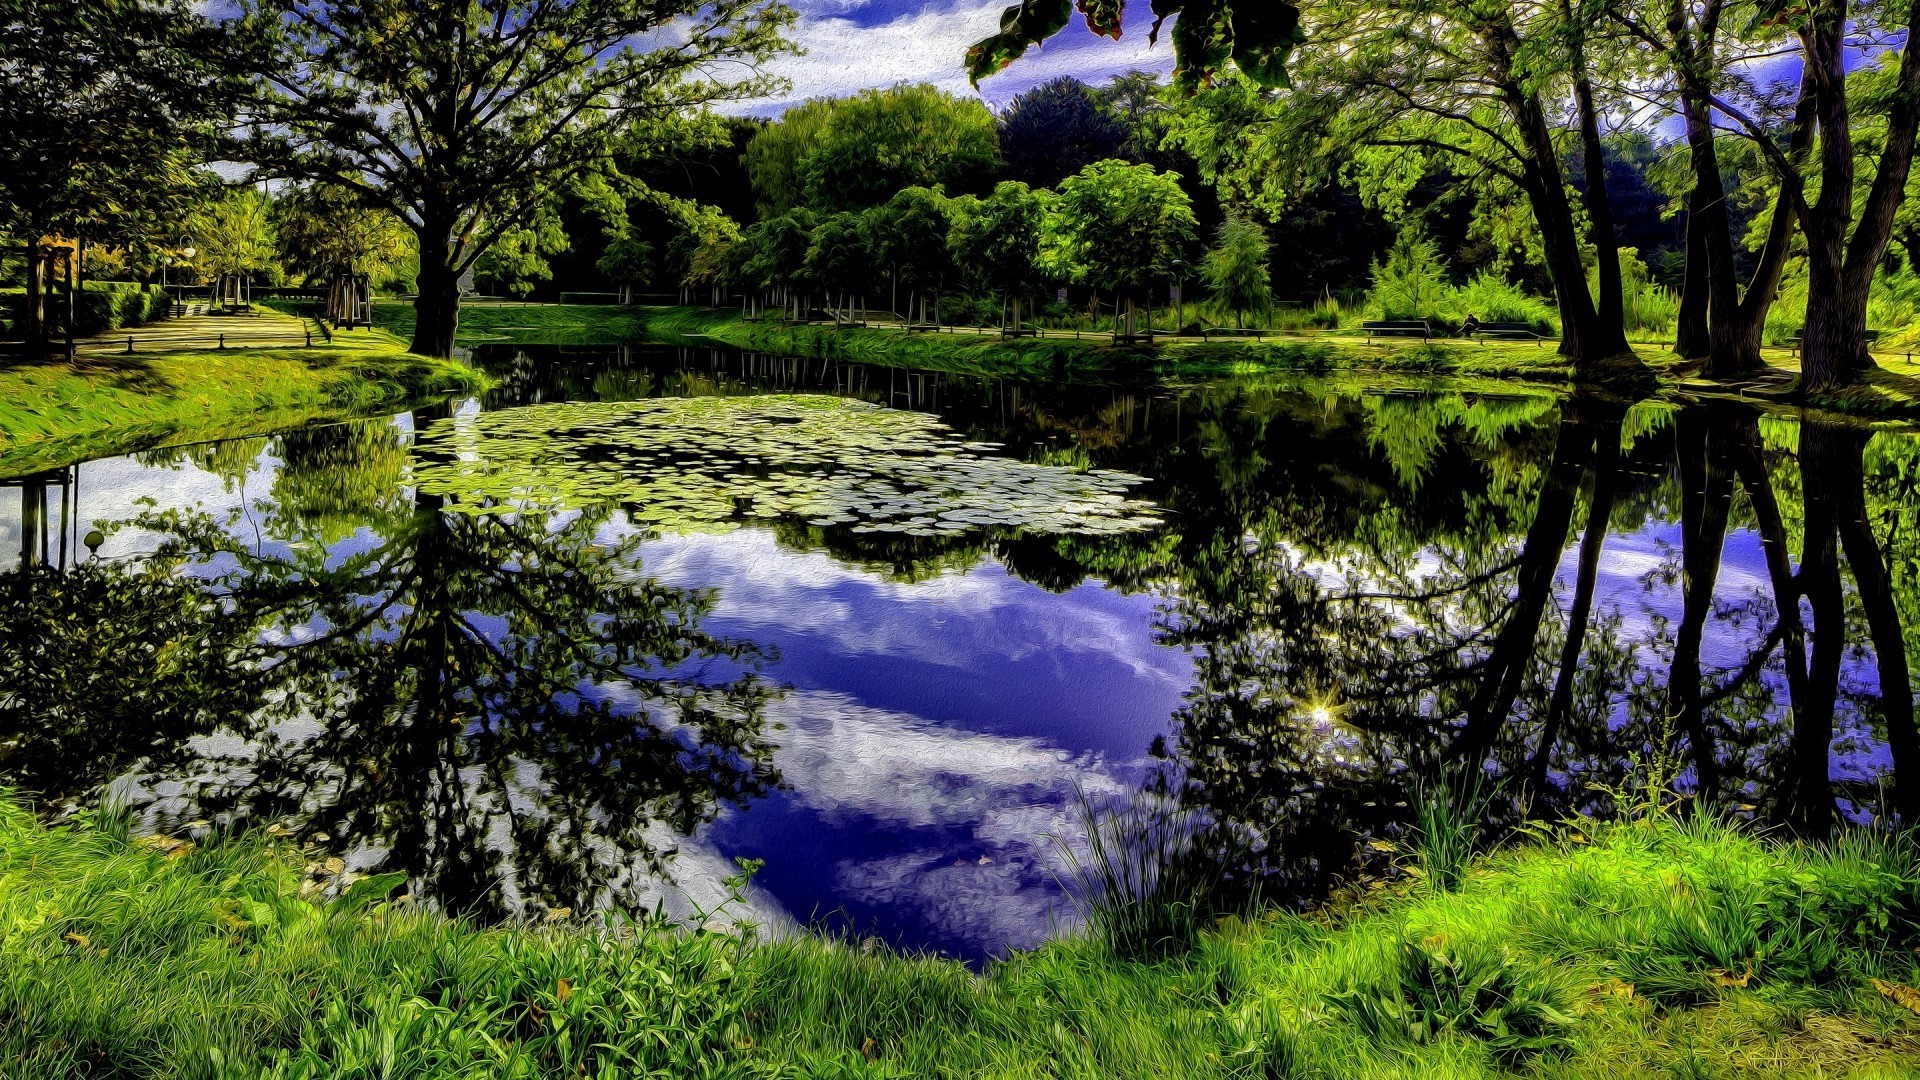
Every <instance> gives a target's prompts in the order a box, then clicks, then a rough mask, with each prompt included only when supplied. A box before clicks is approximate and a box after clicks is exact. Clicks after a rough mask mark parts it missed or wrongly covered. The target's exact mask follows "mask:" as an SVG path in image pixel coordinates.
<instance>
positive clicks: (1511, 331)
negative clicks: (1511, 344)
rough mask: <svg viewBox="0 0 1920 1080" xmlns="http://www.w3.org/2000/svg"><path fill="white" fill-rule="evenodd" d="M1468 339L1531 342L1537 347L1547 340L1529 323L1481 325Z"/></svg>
mask: <svg viewBox="0 0 1920 1080" xmlns="http://www.w3.org/2000/svg"><path fill="white" fill-rule="evenodd" d="M1467 337H1468V338H1470V339H1471V338H1500V339H1503V340H1513V341H1526V340H1531V341H1533V342H1534V344H1536V345H1537V344H1542V343H1544V342H1545V341H1546V340H1547V336H1546V335H1545V334H1542V333H1540V332H1539V331H1537V330H1535V329H1534V328H1533V327H1532V326H1530V325H1528V324H1527V323H1520V322H1488V323H1481V324H1480V325H1479V326H1477V327H1475V328H1474V329H1473V332H1472V333H1470V334H1468V335H1467Z"/></svg>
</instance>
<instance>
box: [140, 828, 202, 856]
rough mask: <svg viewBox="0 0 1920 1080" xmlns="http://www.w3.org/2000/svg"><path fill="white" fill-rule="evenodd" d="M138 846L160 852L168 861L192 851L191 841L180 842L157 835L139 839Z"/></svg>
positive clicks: (173, 838)
mask: <svg viewBox="0 0 1920 1080" xmlns="http://www.w3.org/2000/svg"><path fill="white" fill-rule="evenodd" d="M140 846H141V847H143V848H146V849H147V850H148V851H158V852H161V853H162V854H164V855H166V856H167V857H168V858H170V859H172V858H178V857H179V856H181V855H185V854H186V853H187V852H189V851H192V850H193V843H192V841H189V840H181V839H178V838H176V837H172V836H161V835H159V834H157V833H156V834H154V835H152V836H143V837H141V838H140Z"/></svg>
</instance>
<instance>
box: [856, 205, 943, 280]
mask: <svg viewBox="0 0 1920 1080" xmlns="http://www.w3.org/2000/svg"><path fill="white" fill-rule="evenodd" d="M860 229H861V237H862V239H863V240H864V241H865V243H866V246H867V251H868V253H869V254H870V255H871V256H872V258H873V262H874V265H875V266H876V267H881V268H884V269H886V270H887V271H888V272H889V273H892V274H895V275H897V276H898V277H899V280H900V283H901V284H902V285H905V286H907V287H909V288H912V289H937V288H939V287H940V286H941V284H942V283H943V282H945V281H946V279H947V277H948V276H949V275H950V274H952V273H953V271H954V265H953V257H952V255H951V253H950V252H949V251H948V248H947V235H948V234H949V233H951V232H952V231H953V213H952V209H951V205H950V200H949V199H948V198H947V197H946V195H945V194H944V193H942V192H941V191H939V190H937V189H928V188H924V187H909V188H902V189H901V190H900V191H898V192H896V193H895V194H894V196H893V197H892V198H890V199H888V200H887V201H886V202H885V203H884V204H882V205H880V206H876V207H874V208H873V209H871V210H868V211H867V212H866V213H865V214H862V215H861V219H860Z"/></svg>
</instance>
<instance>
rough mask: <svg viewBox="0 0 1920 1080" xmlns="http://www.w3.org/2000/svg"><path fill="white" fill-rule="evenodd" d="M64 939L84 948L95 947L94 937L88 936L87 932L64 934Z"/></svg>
mask: <svg viewBox="0 0 1920 1080" xmlns="http://www.w3.org/2000/svg"><path fill="white" fill-rule="evenodd" d="M62 940H65V941H71V942H73V943H74V944H75V945H78V946H80V947H81V948H83V949H91V948H93V939H91V938H89V937H87V935H85V934H66V935H63V938H62Z"/></svg>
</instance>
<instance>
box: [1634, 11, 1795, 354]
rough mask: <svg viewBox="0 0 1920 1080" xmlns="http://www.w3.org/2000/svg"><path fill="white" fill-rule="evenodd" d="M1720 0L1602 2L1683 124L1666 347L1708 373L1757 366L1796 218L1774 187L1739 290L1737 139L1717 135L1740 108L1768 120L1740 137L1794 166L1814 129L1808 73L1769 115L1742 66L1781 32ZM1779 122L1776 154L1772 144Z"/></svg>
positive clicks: (1768, 101)
mask: <svg viewBox="0 0 1920 1080" xmlns="http://www.w3.org/2000/svg"><path fill="white" fill-rule="evenodd" d="M1727 6H1728V5H1727V4H1726V2H1725V0H1707V2H1706V3H1704V4H1701V5H1698V6H1691V7H1683V8H1674V7H1672V6H1671V5H1670V4H1667V3H1664V2H1660V0H1652V2H1650V3H1648V4H1646V5H1645V7H1644V9H1643V8H1641V7H1638V6H1636V5H1633V4H1626V3H1622V4H1616V5H1613V6H1611V7H1610V8H1609V16H1610V18H1611V19H1612V20H1613V21H1615V22H1617V23H1618V24H1620V25H1621V26H1623V27H1625V28H1626V30H1627V31H1628V32H1629V33H1630V34H1631V35H1632V36H1633V37H1634V38H1635V39H1636V40H1637V41H1638V42H1639V43H1640V44H1642V45H1644V46H1646V49H1647V55H1648V56H1650V57H1654V58H1656V59H1657V62H1658V63H1659V64H1660V65H1661V66H1662V67H1664V69H1665V70H1666V71H1667V72H1670V73H1671V81H1672V85H1673V88H1674V89H1673V92H1672V94H1671V98H1670V99H1669V101H1670V104H1668V107H1669V109H1670V111H1671V112H1673V113H1674V114H1675V115H1677V116H1678V118H1679V119H1680V121H1681V123H1682V125H1683V131H1684V140H1685V146H1686V150H1687V155H1686V161H1687V166H1688V171H1689V173H1690V175H1691V181H1692V182H1691V185H1690V188H1689V190H1688V191H1687V194H1686V210H1687V249H1686V250H1687V257H1686V276H1685V279H1684V281H1683V283H1682V287H1681V303H1680V313H1679V320H1678V321H1679V325H1678V326H1677V327H1676V328H1675V335H1674V351H1675V352H1677V353H1679V354H1680V355H1682V356H1686V357H1694V358H1704V360H1705V368H1704V370H1705V373H1706V374H1708V375H1734V374H1739V373H1741V372H1745V371H1751V370H1754V369H1757V368H1759V367H1761V366H1762V361H1761V359H1760V345H1761V340H1760V339H1761V333H1762V330H1763V329H1764V328H1765V325H1766V319H1767V311H1768V309H1769V308H1770V307H1771V306H1772V303H1773V298H1774V294H1775V293H1776V292H1777V291H1778V289H1779V285H1780V278H1781V275H1782V273H1783V272H1784V270H1785V268H1786V263H1787V257H1788V253H1789V249H1790V247H1791V244H1792V240H1793V230H1794V225H1795V222H1796V220H1797V218H1798V213H1797V210H1796V207H1795V202H1794V196H1793V194H1792V192H1791V191H1790V190H1789V187H1788V186H1786V185H1782V186H1781V188H1780V191H1779V194H1778V196H1777V197H1776V199H1775V200H1774V206H1773V211H1772V216H1771V218H1770V219H1769V228H1768V232H1767V234H1766V239H1765V242H1764V245H1763V247H1762V248H1761V252H1760V257H1759V260H1758V262H1757V264H1756V265H1755V266H1754V268H1753V270H1752V272H1751V274H1750V275H1749V276H1748V280H1747V282H1746V283H1745V285H1746V287H1745V290H1744V292H1743V291H1742V288H1741V285H1742V283H1741V282H1740V280H1739V274H1738V270H1737V268H1736V266H1735V244H1734V224H1733V222H1734V217H1733V215H1732V213H1731V212H1730V208H1729V203H1730V201H1731V196H1732V195H1733V194H1734V192H1733V189H1732V188H1731V186H1730V185H1729V184H1728V182H1727V180H1728V177H1727V175H1726V169H1725V167H1724V166H1725V154H1726V150H1725V149H1723V144H1724V143H1727V142H1730V141H1731V142H1738V139H1737V137H1734V138H1731V139H1730V138H1729V137H1728V136H1726V135H1725V134H1724V132H1725V131H1726V130H1727V129H1728V128H1729V127H1732V126H1733V120H1732V117H1735V116H1738V117H1741V118H1742V119H1751V117H1750V116H1749V113H1751V114H1752V115H1755V116H1763V117H1767V118H1768V119H1770V120H1772V121H1773V122H1771V123H1767V124H1756V125H1755V126H1754V127H1753V128H1752V129H1751V130H1750V131H1749V132H1748V134H1749V135H1750V136H1751V137H1753V138H1755V139H1759V140H1763V141H1764V143H1765V146H1764V149H1765V150H1767V151H1770V152H1772V153H1774V154H1778V155H1779V156H1780V159H1781V160H1782V161H1783V162H1791V163H1793V165H1794V167H1795V168H1796V169H1797V168H1798V167H1799V165H1800V164H1802V163H1804V161H1805V158H1806V155H1807V151H1808V148H1809V146H1810V145H1811V143H1812V139H1813V127H1814V125H1813V119H1814V117H1813V98H1812V82H1811V81H1810V78H1811V73H1810V72H1803V74H1802V79H1801V84H1800V91H1799V94H1798V95H1797V102H1795V103H1793V104H1791V105H1789V106H1788V107H1789V108H1790V109H1791V116H1790V117H1787V116H1783V115H1774V116H1770V117H1769V116H1768V113H1769V112H1775V113H1777V110H1778V109H1779V107H1780V106H1779V104H1778V103H1777V102H1776V101H1775V100H1773V98H1772V97H1771V96H1770V95H1767V94H1764V93H1757V92H1756V89H1755V87H1754V86H1753V80H1752V79H1751V77H1750V76H1749V75H1748V74H1747V72H1748V71H1749V70H1750V69H1751V67H1752V65H1753V64H1754V62H1755V61H1756V60H1757V59H1759V58H1761V57H1763V56H1765V55H1766V54H1767V53H1768V52H1769V51H1770V50H1777V48H1778V47H1779V44H1780V42H1779V39H1780V37H1781V36H1782V31H1781V30H1780V28H1779V27H1778V26H1776V25H1774V24H1771V23H1768V22H1766V21H1756V20H1751V19H1746V18H1735V19H1733V20H1728V19H1727V18H1726V17H1725V16H1726V14H1727ZM1748 24H1750V25H1748ZM1782 128H1784V129H1785V131H1784V135H1785V139H1784V142H1785V148H1784V152H1783V151H1782V149H1781V147H1780V146H1779V145H1778V143H1780V142H1781V141H1782V140H1781V136H1782V134H1783V132H1782V131H1781V129H1782ZM1734 130H1736V131H1738V130H1740V129H1739V128H1737V127H1735V128H1734Z"/></svg>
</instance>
